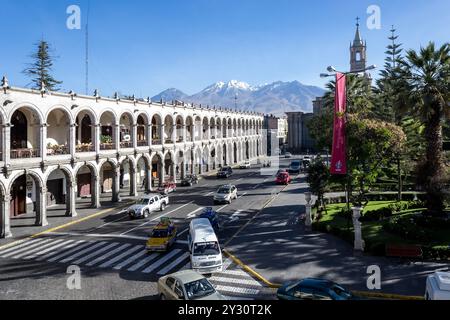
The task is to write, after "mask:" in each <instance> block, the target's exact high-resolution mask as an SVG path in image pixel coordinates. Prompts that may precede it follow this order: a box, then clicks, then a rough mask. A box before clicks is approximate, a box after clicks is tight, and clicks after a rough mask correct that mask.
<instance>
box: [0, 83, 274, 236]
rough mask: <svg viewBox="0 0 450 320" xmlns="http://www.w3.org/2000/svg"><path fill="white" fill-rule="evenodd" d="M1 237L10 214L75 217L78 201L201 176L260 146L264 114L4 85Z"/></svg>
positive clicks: (94, 201)
mask: <svg viewBox="0 0 450 320" xmlns="http://www.w3.org/2000/svg"><path fill="white" fill-rule="evenodd" d="M0 90H1V91H0V126H1V130H0V141H1V145H0V168H1V171H0V198H1V201H0V205H1V215H0V219H1V223H0V226H1V230H0V237H3V238H4V237H10V236H11V235H12V234H11V223H12V222H11V221H12V220H14V218H15V217H17V216H20V215H22V214H27V213H28V214H30V213H33V214H35V216H36V220H35V224H36V225H37V226H45V225H48V222H47V214H46V213H47V207H48V206H50V205H53V204H60V205H65V206H66V215H67V216H68V217H74V216H76V215H77V213H76V210H77V203H78V201H80V199H83V198H84V199H85V198H87V199H89V198H90V199H91V203H90V204H91V206H92V207H94V208H99V207H100V206H101V203H100V197H101V195H105V194H110V195H111V199H110V200H111V201H112V202H118V201H120V190H121V189H122V190H123V189H124V188H125V189H126V190H127V192H128V191H129V193H130V196H137V195H138V192H140V190H144V191H151V190H152V189H153V188H156V187H158V186H160V185H161V184H163V183H164V182H165V181H167V180H169V179H170V180H172V181H176V180H177V179H182V178H183V177H184V176H185V175H186V174H190V173H195V174H204V173H207V172H209V171H212V170H216V169H218V168H219V167H221V166H225V165H230V166H233V165H238V164H240V163H241V162H243V161H245V160H256V159H257V158H258V157H259V156H262V155H265V154H266V150H265V149H266V147H265V145H266V142H265V134H263V130H262V125H263V120H264V117H263V115H261V114H256V113H248V112H236V111H231V110H228V109H222V108H209V107H208V108H206V107H204V108H201V107H199V106H195V105H188V104H183V103H181V104H180V103H176V104H166V103H154V102H151V101H147V102H144V101H136V100H121V99H118V98H115V99H109V98H103V97H100V96H99V95H97V94H96V95H95V96H92V97H90V96H81V95H76V94H74V93H73V92H71V93H69V94H64V93H59V92H51V93H48V92H39V91H36V90H29V89H22V88H10V87H9V86H8V83H7V80H6V79H4V81H3V83H2V87H0Z"/></svg>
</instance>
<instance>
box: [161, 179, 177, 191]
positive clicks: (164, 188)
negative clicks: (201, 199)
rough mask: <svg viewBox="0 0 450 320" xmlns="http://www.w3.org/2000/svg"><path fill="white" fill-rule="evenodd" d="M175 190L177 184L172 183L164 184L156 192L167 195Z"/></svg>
mask: <svg viewBox="0 0 450 320" xmlns="http://www.w3.org/2000/svg"><path fill="white" fill-rule="evenodd" d="M176 190H177V184H176V183H174V182H165V183H164V184H163V185H162V186H161V187H159V188H158V192H159V193H162V194H169V193H171V192H174V191H176Z"/></svg>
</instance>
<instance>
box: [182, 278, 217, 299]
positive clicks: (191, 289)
mask: <svg viewBox="0 0 450 320" xmlns="http://www.w3.org/2000/svg"><path fill="white" fill-rule="evenodd" d="M184 288H185V289H186V293H187V298H188V300H195V299H199V298H203V297H206V296H209V295H211V294H213V293H214V292H216V290H215V289H214V287H213V286H212V285H211V283H209V281H208V280H206V279H200V280H197V281H193V282H189V283H187V284H185V285H184Z"/></svg>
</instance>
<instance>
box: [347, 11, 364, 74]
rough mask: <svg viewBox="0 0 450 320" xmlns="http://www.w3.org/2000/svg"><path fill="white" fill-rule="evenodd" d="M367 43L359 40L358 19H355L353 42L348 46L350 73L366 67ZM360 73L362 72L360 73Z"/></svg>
mask: <svg viewBox="0 0 450 320" xmlns="http://www.w3.org/2000/svg"><path fill="white" fill-rule="evenodd" d="M366 64H367V43H366V42H363V41H362V39H361V34H360V32H359V18H357V19H356V34H355V40H353V43H351V44H350V71H351V72H357V71H359V70H364V69H365V68H366V67H367V65H366ZM361 73H362V72H361Z"/></svg>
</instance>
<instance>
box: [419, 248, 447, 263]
mask: <svg viewBox="0 0 450 320" xmlns="http://www.w3.org/2000/svg"><path fill="white" fill-rule="evenodd" d="M422 250H423V257H424V259H429V260H448V259H449V258H450V246H434V247H432V246H424V247H422Z"/></svg>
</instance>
